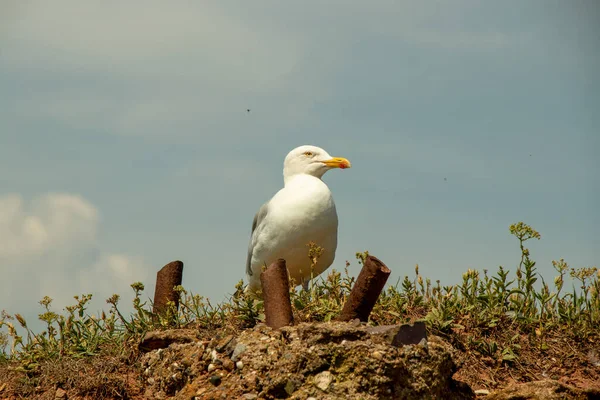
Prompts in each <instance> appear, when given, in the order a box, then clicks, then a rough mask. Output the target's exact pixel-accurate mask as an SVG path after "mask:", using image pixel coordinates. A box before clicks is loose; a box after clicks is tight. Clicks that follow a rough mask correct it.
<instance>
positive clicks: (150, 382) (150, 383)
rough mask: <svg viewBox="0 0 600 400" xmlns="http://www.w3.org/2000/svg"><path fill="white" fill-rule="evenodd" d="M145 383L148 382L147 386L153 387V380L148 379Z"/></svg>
mask: <svg viewBox="0 0 600 400" xmlns="http://www.w3.org/2000/svg"><path fill="white" fill-rule="evenodd" d="M146 382H148V385H154V378H152V377H150V378H148V380H147V381H146Z"/></svg>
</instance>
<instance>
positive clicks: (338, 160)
mask: <svg viewBox="0 0 600 400" xmlns="http://www.w3.org/2000/svg"><path fill="white" fill-rule="evenodd" d="M321 162H322V163H323V164H325V165H327V166H328V167H330V168H341V169H345V168H350V167H351V166H352V164H350V161H348V160H347V159H345V158H343V157H333V158H332V159H330V160H325V161H321Z"/></svg>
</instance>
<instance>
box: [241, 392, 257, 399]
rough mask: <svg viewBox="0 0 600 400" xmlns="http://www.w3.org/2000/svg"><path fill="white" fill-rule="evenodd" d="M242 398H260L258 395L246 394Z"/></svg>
mask: <svg viewBox="0 0 600 400" xmlns="http://www.w3.org/2000/svg"><path fill="white" fill-rule="evenodd" d="M242 398H244V399H245V400H254V399H256V398H258V395H257V394H254V393H244V394H243V395H242Z"/></svg>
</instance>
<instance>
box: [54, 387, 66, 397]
mask: <svg viewBox="0 0 600 400" xmlns="http://www.w3.org/2000/svg"><path fill="white" fill-rule="evenodd" d="M54 398H55V399H66V398H67V392H66V390H64V389H63V388H58V389H56V393H55V394H54Z"/></svg>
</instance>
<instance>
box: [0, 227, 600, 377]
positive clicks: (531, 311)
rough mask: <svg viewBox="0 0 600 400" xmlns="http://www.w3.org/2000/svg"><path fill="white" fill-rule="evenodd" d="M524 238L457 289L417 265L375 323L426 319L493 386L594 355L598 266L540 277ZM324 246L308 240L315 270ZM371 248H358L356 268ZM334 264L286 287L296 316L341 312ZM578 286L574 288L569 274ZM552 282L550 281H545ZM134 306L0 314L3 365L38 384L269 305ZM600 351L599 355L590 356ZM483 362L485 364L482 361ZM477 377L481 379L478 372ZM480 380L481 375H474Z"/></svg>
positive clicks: (235, 324)
mask: <svg viewBox="0 0 600 400" xmlns="http://www.w3.org/2000/svg"><path fill="white" fill-rule="evenodd" d="M509 231H510V233H511V234H512V235H513V236H515V238H516V239H517V240H518V243H519V249H520V256H519V262H518V264H517V265H516V268H515V269H514V275H513V274H511V269H510V268H504V267H502V266H500V267H498V269H497V271H496V272H495V273H492V272H490V271H488V270H483V271H479V270H475V269H469V270H467V271H466V272H465V273H464V274H463V275H462V281H461V282H460V284H457V285H448V286H443V285H442V284H441V282H440V281H439V280H436V281H434V282H432V281H431V280H430V279H429V278H425V277H423V276H422V275H421V273H420V272H419V266H418V265H416V266H415V270H414V276H413V277H412V278H409V277H408V276H404V277H403V278H402V279H398V281H397V282H396V283H395V285H390V286H388V287H387V288H386V289H385V290H384V291H383V292H382V293H381V295H380V297H379V300H378V302H377V304H376V305H375V307H374V308H373V311H372V313H371V316H370V321H369V324H372V325H388V324H398V323H406V322H414V321H417V320H421V321H425V322H426V324H427V327H428V330H429V332H430V333H431V334H434V335H439V336H442V337H444V338H446V339H447V340H449V341H450V342H451V343H453V344H454V345H455V347H456V348H457V349H460V350H461V354H463V356H462V357H464V361H466V362H467V364H468V365H469V367H468V368H472V369H477V368H480V369H483V368H488V369H487V370H486V372H485V374H487V375H485V374H484V375H485V376H489V379H490V380H491V381H492V382H496V379H500V378H499V377H500V376H502V374H504V375H505V376H506V377H508V376H512V375H515V374H519V373H520V374H521V375H522V376H524V377H526V379H533V378H532V372H531V370H532V369H535V368H539V367H538V364H537V363H536V361H537V359H539V358H542V357H543V358H544V359H546V360H548V359H556V360H560V359H561V358H569V357H570V358H572V357H575V356H576V355H578V356H579V357H580V358H582V359H585V357H588V356H589V354H592V353H591V350H590V348H589V346H590V343H598V342H599V341H600V330H599V329H598V326H600V271H598V269H597V268H596V267H584V268H578V269H575V268H571V267H570V266H569V265H568V264H567V262H566V261H565V260H563V259H560V260H558V261H553V262H552V265H553V267H554V269H555V270H556V271H557V273H558V275H557V276H556V277H555V278H554V280H553V281H546V280H544V279H543V277H542V276H540V275H539V273H538V271H537V269H536V263H535V261H534V260H533V259H532V256H531V253H530V250H529V249H528V248H527V247H526V242H527V241H529V240H531V239H537V240H540V238H541V236H540V234H539V233H538V232H537V231H535V230H534V229H533V228H532V227H530V226H529V225H527V224H524V223H522V222H519V223H516V224H513V225H511V226H510V227H509ZM322 253H323V249H322V248H321V247H319V246H317V245H316V244H315V243H309V244H308V251H307V255H308V257H309V259H310V261H311V269H313V268H314V267H315V266H316V265H317V262H318V260H319V257H321V255H322ZM367 256H368V252H359V253H356V259H357V261H358V264H359V265H362V264H364V262H365V259H366V257H367ZM349 266H350V263H349V262H348V261H346V264H345V268H344V271H343V272H339V271H337V270H335V269H332V270H331V271H330V272H329V274H328V275H320V276H318V277H317V278H315V279H312V280H311V282H310V285H309V290H302V289H295V288H294V286H292V287H291V288H290V299H291V301H292V310H293V313H294V320H295V321H296V322H304V321H306V322H311V321H331V320H332V319H334V318H335V317H336V316H337V315H338V314H339V313H340V311H341V310H342V308H343V306H344V303H345V302H346V300H347V298H348V295H349V293H350V291H351V289H352V286H353V284H354V281H355V278H354V277H352V276H350V274H349V273H348V267H349ZM569 279H571V280H572V281H573V282H574V283H575V284H576V285H573V287H572V288H571V289H570V290H569V289H568V286H567V280H569ZM549 282H552V283H553V284H552V283H549ZM131 287H132V289H133V312H132V313H131V314H130V315H127V316H126V315H124V314H123V313H122V312H121V311H120V308H119V302H120V298H119V296H118V295H113V296H111V297H110V298H109V299H108V300H107V303H108V305H109V309H108V311H107V312H104V311H103V312H102V313H101V315H100V316H93V315H89V314H88V313H87V305H88V303H89V301H90V300H91V298H92V296H91V295H89V294H84V295H81V296H75V297H74V299H75V303H74V304H73V305H71V306H68V307H66V308H65V310H64V312H63V313H57V312H55V311H53V310H52V299H51V298H49V297H45V298H43V299H42V300H41V301H40V305H41V306H42V313H41V314H40V315H39V319H40V320H41V321H43V322H44V323H45V329H44V330H43V331H42V332H39V333H35V332H33V331H32V330H31V329H30V328H29V326H28V324H27V321H25V319H24V318H23V317H22V316H21V315H19V314H14V315H10V314H8V313H6V312H4V311H3V312H2V313H1V314H0V368H2V366H3V365H4V366H6V365H9V366H10V368H11V370H14V371H19V373H21V374H23V377H24V379H25V382H27V385H29V386H28V387H35V385H37V383H36V382H37V380H36V379H38V378H39V374H40V372H39V371H40V366H41V365H43V364H44V363H48V362H60V360H67V359H70V360H72V359H85V358H88V357H91V356H99V355H106V354H111V355H113V356H118V357H126V358H128V357H129V358H131V357H132V355H135V354H136V352H137V343H139V340H140V338H141V337H142V336H143V335H144V334H145V333H146V332H148V331H150V330H154V329H166V328H183V327H197V328H198V329H200V330H210V331H214V330H217V329H224V330H228V331H232V332H235V331H239V330H241V329H247V328H251V327H254V326H255V325H256V324H258V323H260V322H263V321H264V308H263V302H262V300H261V299H260V298H257V297H256V296H254V295H252V294H248V293H246V291H245V290H244V285H243V281H240V282H238V284H237V285H236V286H235V291H234V293H233V294H232V295H231V297H230V299H229V301H226V302H224V303H222V304H218V305H213V304H211V302H210V301H209V300H208V299H206V298H204V297H202V296H200V295H197V294H193V293H190V292H188V291H187V290H186V289H185V288H183V287H177V288H175V289H176V291H177V292H178V293H179V296H180V297H179V307H175V304H173V303H171V304H169V308H168V309H167V311H166V312H164V313H161V314H155V313H154V312H153V311H152V308H151V307H152V304H149V303H148V302H145V301H142V294H143V291H144V285H143V284H142V283H139V282H137V283H134V284H132V285H131ZM593 354H595V353H593ZM482 360H483V361H482ZM474 376H477V377H478V376H482V375H481V374H480V373H474ZM473 379H479V378H473Z"/></svg>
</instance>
